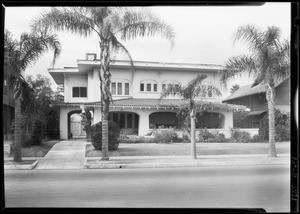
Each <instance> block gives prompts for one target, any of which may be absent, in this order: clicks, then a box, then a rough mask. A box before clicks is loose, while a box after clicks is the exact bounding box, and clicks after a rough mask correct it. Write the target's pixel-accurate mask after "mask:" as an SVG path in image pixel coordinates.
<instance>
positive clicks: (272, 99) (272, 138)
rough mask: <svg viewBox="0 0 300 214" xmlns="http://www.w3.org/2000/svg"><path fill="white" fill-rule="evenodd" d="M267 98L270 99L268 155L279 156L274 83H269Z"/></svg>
mask: <svg viewBox="0 0 300 214" xmlns="http://www.w3.org/2000/svg"><path fill="white" fill-rule="evenodd" d="M266 95H267V96H266V98H267V101H268V116H269V147H268V156H269V157H277V154H276V147H275V106H274V104H275V88H274V87H273V85H272V84H269V85H268V88H267V94H266Z"/></svg>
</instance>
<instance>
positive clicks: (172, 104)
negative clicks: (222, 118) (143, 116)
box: [58, 98, 247, 111]
mask: <svg viewBox="0 0 300 214" xmlns="http://www.w3.org/2000/svg"><path fill="white" fill-rule="evenodd" d="M195 104H196V107H197V106H201V107H202V108H203V109H206V110H211V108H214V109H217V110H226V111H247V108H246V107H245V106H242V105H234V104H227V103H221V102H210V101H200V100H197V101H196V102H195ZM58 105H59V106H81V105H82V106H84V107H100V102H99V101H98V102H89V103H60V104H58ZM182 106H187V101H185V100H180V99H138V98H129V99H120V100H114V101H113V102H112V103H111V104H110V107H111V108H116V107H121V108H139V109H178V108H179V107H182Z"/></svg>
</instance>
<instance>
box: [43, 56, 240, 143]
mask: <svg viewBox="0 0 300 214" xmlns="http://www.w3.org/2000/svg"><path fill="white" fill-rule="evenodd" d="M77 65H78V66H77V67H64V68H61V69H57V68H50V69H48V71H49V73H50V75H51V76H52V78H53V79H54V80H55V82H56V83H57V85H59V86H61V87H62V88H63V90H64V102H63V103H62V104H60V131H61V133H60V137H61V139H67V138H68V137H70V136H71V135H70V133H71V132H72V130H71V125H70V123H71V120H70V117H71V115H72V114H75V113H81V112H84V111H90V112H91V113H92V117H93V123H94V124H95V123H97V122H99V121H101V112H100V102H99V101H100V88H99V83H100V82H99V77H98V70H99V67H100V66H99V60H97V59H96V54H87V55H86V59H85V60H77ZM221 69H223V68H222V66H220V65H208V64H181V63H158V62H141V61H135V62H134V66H133V67H132V66H131V64H130V62H129V61H122V60H115V61H112V62H111V85H110V90H111V94H112V97H113V102H112V103H111V104H110V115H109V119H110V120H111V121H114V122H116V123H118V124H119V126H120V128H121V131H122V132H123V133H126V134H138V135H139V136H144V135H146V134H147V133H148V132H149V129H150V128H153V127H154V126H155V127H159V126H162V125H164V126H167V127H170V126H175V125H176V124H177V117H176V111H177V109H178V107H179V106H180V105H181V104H182V103H183V102H185V101H184V100H181V99H180V98H179V97H174V96H172V97H168V98H165V99H160V95H161V92H162V90H163V88H164V87H166V86H167V84H168V83H175V84H183V85H185V84H187V83H188V82H189V81H190V80H192V79H193V78H195V77H196V76H197V75H199V74H206V75H207V78H206V79H205V81H204V83H203V84H206V85H208V84H213V85H214V86H216V87H220V83H219V79H218V75H217V74H218V71H219V70H221ZM199 99H200V100H205V101H207V102H216V103H218V104H219V105H226V106H228V107H229V109H230V110H227V111H224V110H221V109H220V110H218V109H215V110H213V111H212V110H211V109H207V110H206V112H205V113H204V114H203V115H201V116H200V117H199V118H198V120H197V128H204V127H206V128H211V129H218V130H220V131H221V132H223V133H224V134H225V135H226V136H227V137H229V136H230V132H229V128H230V127H232V126H233V117H232V112H233V111H234V110H245V107H244V106H238V105H228V104H222V102H221V99H222V98H221V96H216V95H214V94H212V93H208V94H207V95H206V97H199Z"/></svg>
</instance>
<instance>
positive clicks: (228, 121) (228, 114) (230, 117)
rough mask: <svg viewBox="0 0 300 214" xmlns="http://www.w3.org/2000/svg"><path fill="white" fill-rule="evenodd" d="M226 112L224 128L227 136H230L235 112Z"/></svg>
mask: <svg viewBox="0 0 300 214" xmlns="http://www.w3.org/2000/svg"><path fill="white" fill-rule="evenodd" d="M223 114H224V129H225V133H224V134H225V137H226V138H230V128H232V127H233V112H232V111H229V112H223Z"/></svg>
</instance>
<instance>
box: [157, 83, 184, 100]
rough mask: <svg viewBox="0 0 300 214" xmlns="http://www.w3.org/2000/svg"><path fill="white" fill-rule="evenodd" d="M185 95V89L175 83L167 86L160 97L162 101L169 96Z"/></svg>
mask: <svg viewBox="0 0 300 214" xmlns="http://www.w3.org/2000/svg"><path fill="white" fill-rule="evenodd" d="M183 94H184V87H183V86H182V85H180V84H175V83H169V84H168V85H166V88H164V89H163V91H162V92H161V95H160V99H162V98H165V97H167V96H169V95H173V96H175V95H179V96H183Z"/></svg>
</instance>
